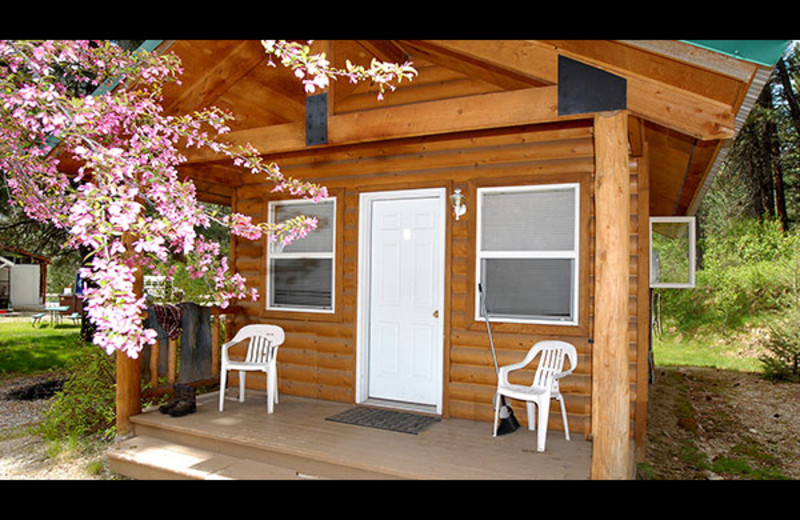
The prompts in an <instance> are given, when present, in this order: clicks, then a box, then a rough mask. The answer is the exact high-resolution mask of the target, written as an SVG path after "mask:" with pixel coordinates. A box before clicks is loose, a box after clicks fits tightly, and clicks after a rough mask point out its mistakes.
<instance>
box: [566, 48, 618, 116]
mask: <svg viewBox="0 0 800 520" xmlns="http://www.w3.org/2000/svg"><path fill="white" fill-rule="evenodd" d="M627 106H628V82H627V80H626V79H625V78H622V77H620V76H616V75H614V74H611V73H610V72H606V71H604V70H600V69H598V68H596V67H592V66H591V65H587V64H585V63H581V62H579V61H575V60H572V59H569V58H566V57H564V56H559V57H558V115H561V116H564V115H573V114H587V113H592V112H605V111H610V110H624V109H626V108H627Z"/></svg>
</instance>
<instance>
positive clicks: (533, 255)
mask: <svg viewBox="0 0 800 520" xmlns="http://www.w3.org/2000/svg"><path fill="white" fill-rule="evenodd" d="M563 189H571V190H572V191H573V197H574V211H575V214H574V228H573V248H572V250H542V251H531V250H527V251H512V250H508V251H488V252H484V251H481V244H482V225H483V197H484V195H485V194H486V193H510V192H523V191H527V192H535V191H539V192H542V191H556V190H563ZM475 197H476V204H475V206H476V219H475V220H476V226H475V291H474V292H475V294H474V296H475V300H474V310H475V315H474V319H475V321H485V318H484V317H482V316H481V306H480V292H479V291H478V283H479V282H480V280H481V264H482V260H484V259H493V258H494V259H556V260H572V269H571V271H572V272H571V275H572V280H573V287H574V289H573V291H572V294H571V295H570V299H571V309H570V311H571V314H572V316H571V318H570V319H566V320H556V319H542V318H536V317H529V318H514V317H508V316H490V321H491V322H498V323H518V324H531V325H546V326H553V325H555V326H559V327H576V326H579V324H580V318H581V314H580V311H581V288H582V287H581V285H582V280H581V271H580V263H581V182H563V183H553V184H549V183H541V184H520V185H504V186H483V187H476V190H475ZM490 314H491V313H490Z"/></svg>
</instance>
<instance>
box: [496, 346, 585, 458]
mask: <svg viewBox="0 0 800 520" xmlns="http://www.w3.org/2000/svg"><path fill="white" fill-rule="evenodd" d="M537 356H540V359H539V366H538V367H537V368H536V374H535V375H534V376H533V382H532V384H530V385H518V384H511V383H509V381H508V376H509V373H510V372H513V371H515V370H520V369H523V368H525V367H526V366H528V365H529V364H530V363H531V362H532V361H533V360H534V359H535V358H536V357H537ZM565 357H566V358H568V359H569V363H570V368H569V370H566V371H565V370H564V358H565ZM577 363H578V353H577V351H576V350H575V347H573V346H572V345H570V344H569V343H566V342H564V341H556V340H546V341H540V342H538V343H536V344H534V345H533V347H531V349H530V350H529V351H528V354H527V355H526V356H525V359H523V360H522V361H520V362H519V363H514V364H512V365H507V366H504V367H500V370H499V374H498V381H497V394H495V407H494V410H495V412H494V435H495V436H497V419H498V412H499V410H500V396H501V395H504V396H506V397H509V398H511V399H518V400H520V401H526V406H527V411H528V429H529V430H531V431H533V430H535V429H536V426H537V423H538V428H539V431H537V432H536V451H544V446H545V441H546V439H547V422H548V419H549V418H550V400H551V399H556V400H558V401H559V402H560V403H561V418H562V419H563V421H564V435H565V437H566V439H567V440H569V426H568V425H567V412H566V409H565V408H564V398H563V396H562V395H561V392H560V390H559V387H558V380H559V379H561V378H562V377H564V376H567V375H569V374H571V373H572V372H573V371H574V370H575V366H576V365H577ZM534 407H538V414H537V413H536V412H537V410H535V409H534ZM537 417H538V419H537Z"/></svg>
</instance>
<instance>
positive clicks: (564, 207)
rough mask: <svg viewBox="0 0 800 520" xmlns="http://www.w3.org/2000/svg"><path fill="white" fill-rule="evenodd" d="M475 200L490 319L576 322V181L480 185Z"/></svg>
mask: <svg viewBox="0 0 800 520" xmlns="http://www.w3.org/2000/svg"><path fill="white" fill-rule="evenodd" d="M478 205H479V208H478V251H477V255H478V262H477V263H476V269H477V273H476V277H477V281H478V282H479V283H480V284H481V287H482V289H483V291H484V297H485V305H486V309H487V310H488V313H489V315H490V317H491V319H493V320H498V321H513V322H528V323H560V324H576V323H577V301H578V300H577V296H578V284H577V281H578V276H577V273H578V236H579V235H578V222H579V218H578V186H577V184H569V185H547V186H544V185H543V186H522V187H506V188H483V189H479V190H478ZM476 296H477V297H478V298H480V294H478V295H476ZM476 319H484V314H483V311H482V309H481V306H480V301H479V300H478V301H476Z"/></svg>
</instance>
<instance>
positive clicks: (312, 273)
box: [267, 198, 336, 312]
mask: <svg viewBox="0 0 800 520" xmlns="http://www.w3.org/2000/svg"><path fill="white" fill-rule="evenodd" d="M300 215H305V216H307V217H316V218H317V222H318V223H317V229H315V230H314V231H312V232H311V233H309V234H308V236H306V237H305V238H303V239H301V240H296V241H294V242H292V243H291V244H288V245H287V246H285V247H283V248H281V247H280V244H276V243H273V244H270V247H269V255H268V258H267V261H268V262H267V309H271V310H291V311H310V312H333V310H334V309H333V307H334V302H333V294H334V280H335V278H334V273H335V269H334V248H335V236H336V232H335V230H336V199H333V198H330V199H325V200H322V201H320V202H318V203H317V204H314V203H313V202H308V201H280V202H270V203H269V220H270V222H277V223H280V222H283V221H285V220H287V219H290V218H293V217H297V216H300Z"/></svg>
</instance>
